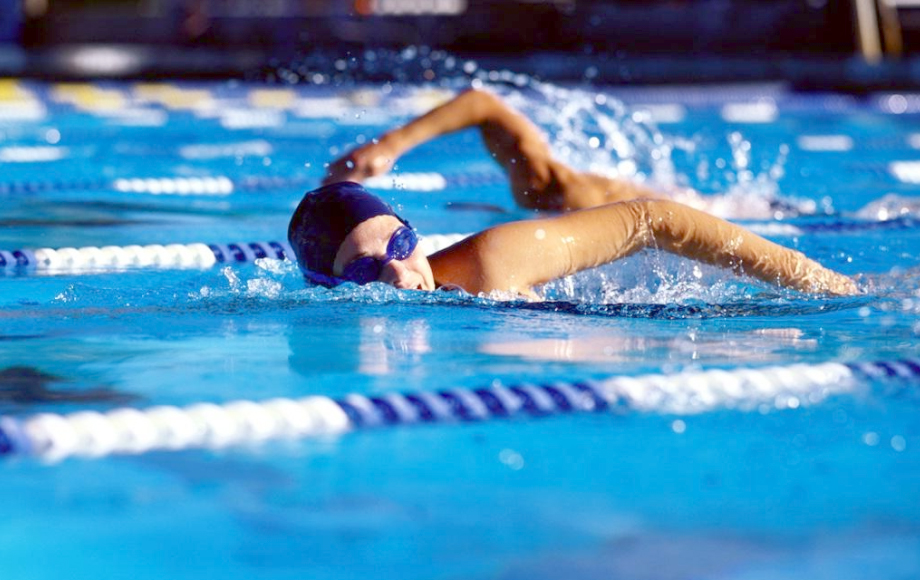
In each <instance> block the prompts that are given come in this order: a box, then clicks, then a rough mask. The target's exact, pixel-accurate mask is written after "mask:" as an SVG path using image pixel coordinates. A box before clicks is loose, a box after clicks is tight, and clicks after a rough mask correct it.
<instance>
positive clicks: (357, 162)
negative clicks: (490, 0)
mask: <svg viewBox="0 0 920 580" xmlns="http://www.w3.org/2000/svg"><path fill="white" fill-rule="evenodd" d="M470 127H478V128H479V129H480V130H481V132H482V136H483V141H484V142H485V145H486V147H487V148H488V149H489V151H490V152H491V153H492V155H493V157H495V159H496V160H497V161H498V162H499V163H500V164H501V165H502V166H503V167H505V169H507V170H508V171H509V173H511V174H512V177H514V171H515V170H516V167H515V166H517V165H518V164H521V165H526V164H530V165H533V164H537V165H541V166H545V164H546V162H548V161H549V159H550V152H549V147H548V146H547V144H546V142H545V139H544V138H543V135H542V133H541V132H540V130H539V129H538V128H537V127H536V126H535V125H534V124H533V123H531V122H530V121H529V120H528V119H527V118H526V117H524V116H523V115H521V114H520V113H518V112H517V111H515V110H514V109H512V108H511V107H509V106H508V105H506V104H505V103H504V101H502V99H501V98H499V97H498V96H496V95H493V94H492V93H490V92H487V91H483V90H477V89H473V90H468V91H465V92H463V93H461V94H460V95H458V96H457V97H455V98H453V99H451V100H450V101H448V102H447V103H444V104H443V105H440V106H438V107H436V108H434V109H432V110H431V111H429V112H428V113H426V114H424V115H422V116H421V117H418V118H416V119H414V120H412V121H410V122H409V123H407V124H405V125H403V126H402V127H398V128H396V129H393V130H392V131H389V132H387V133H385V134H384V135H382V136H381V137H380V139H378V140H376V142H374V143H370V144H368V145H364V146H362V147H359V148H357V149H355V150H353V151H351V152H349V153H348V154H346V155H345V156H344V157H342V158H340V159H338V160H336V161H335V162H334V163H332V164H331V165H330V167H329V170H328V174H327V176H326V179H325V182H326V183H330V182H335V181H345V180H350V181H361V180H363V179H366V178H368V177H371V176H373V175H380V174H382V173H386V172H387V171H389V170H390V168H391V167H392V166H393V164H394V163H395V162H396V160H397V159H398V158H399V157H400V156H401V155H403V154H404V153H406V152H407V151H409V150H410V149H412V148H414V147H417V146H418V145H421V144H422V143H425V142H427V141H430V140H432V139H435V138H437V137H440V136H442V135H446V134H448V133H453V132H455V131H459V130H461V129H466V128H470ZM544 173H546V175H545V176H543V178H544V180H549V179H550V177H549V174H548V172H547V171H544Z"/></svg>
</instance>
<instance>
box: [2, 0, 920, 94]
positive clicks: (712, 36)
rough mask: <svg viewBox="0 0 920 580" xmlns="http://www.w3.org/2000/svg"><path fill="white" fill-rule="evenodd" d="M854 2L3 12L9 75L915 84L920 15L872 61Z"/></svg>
mask: <svg viewBox="0 0 920 580" xmlns="http://www.w3.org/2000/svg"><path fill="white" fill-rule="evenodd" d="M857 1H858V0H617V1H601V0H248V1H247V0H0V73H2V74H6V75H14V76H38V77H55V78H58V77H99V76H127V77H145V78H149V77H159V76H169V77H173V78H175V77H246V76H253V75H259V74H262V73H260V71H265V70H269V69H271V68H272V67H275V66H276V65H278V64H281V63H289V62H294V61H296V60H297V59H303V58H309V57H311V56H316V55H327V56H329V57H331V58H335V57H336V56H356V55H361V54H363V53H364V51H367V50H368V49H382V48H383V49H395V50H400V49H402V48H405V47H407V46H424V47H430V48H433V49H443V50H445V51H448V52H450V53H451V54H454V55H457V56H461V57H467V58H476V59H478V60H479V62H480V63H481V64H484V65H485V66H495V67H502V66H504V65H508V66H509V67H511V68H513V69H514V70H516V71H518V72H527V73H530V74H536V75H538V76H544V77H550V78H554V79H565V80H579V79H581V80H585V77H586V74H587V76H588V77H590V78H588V79H587V80H595V81H599V82H605V83H614V84H616V83H636V82H640V83H641V82H653V83H662V82H707V81H713V82H725V81H739V80H740V81H744V80H769V79H784V80H790V81H792V82H795V83H798V84H799V85H802V86H810V85H811V86H816V87H830V88H839V87H841V86H843V87H844V88H855V89H858V88H861V87H870V88H878V87H880V86H882V87H885V86H891V87H895V86H904V85H909V86H914V85H915V84H917V83H916V82H915V81H916V79H915V78H914V75H915V73H914V71H915V70H918V69H920V67H917V66H915V65H914V63H913V59H914V52H915V49H916V47H918V46H920V42H918V34H917V31H916V30H915V29H914V24H915V23H913V22H912V20H916V19H917V13H918V12H920V10H916V9H913V10H912V9H902V10H898V11H895V16H896V18H897V20H896V23H897V24H898V32H899V37H900V38H899V40H900V42H899V43H898V46H896V47H894V48H895V49H896V50H893V49H892V46H891V43H890V42H888V44H885V43H884V42H883V43H882V50H883V51H884V53H883V54H882V55H881V56H880V57H878V58H876V57H869V58H867V57H866V55H865V54H864V53H863V52H862V51H861V49H862V48H863V47H861V45H860V42H859V40H858V36H857V21H856V17H855V16H854V14H855V8H856V3H857ZM869 4H871V5H873V6H874V5H875V0H869ZM873 9H874V8H873ZM880 20H881V21H884V19H880ZM889 23H890V13H889ZM882 28H883V27H882V26H879V27H877V29H878V30H880V32H879V36H880V38H882V39H883V40H890V39H889V38H888V37H885V35H884V32H885V31H884V30H881V29H882ZM87 46H102V47H106V48H111V49H113V50H114V51H116V52H117V53H118V54H121V55H128V56H130V58H125V59H123V60H124V61H125V62H121V63H119V62H114V64H112V63H111V62H109V64H110V65H111V66H97V67H94V66H93V65H92V60H93V58H94V56H93V54H90V55H89V56H87V57H86V58H82V59H75V58H73V55H74V54H75V51H78V50H79V49H81V48H85V47H87ZM81 54H83V53H81ZM109 54H112V53H109ZM95 58H97V59H98V58H103V59H104V58H107V57H98V56H96V57H95ZM326 60H327V61H328V60H329V58H327V59H326ZM114 61H118V59H114ZM98 62H103V64H104V63H105V62H108V61H101V60H100V61H98ZM586 71H588V72H587V73H586ZM916 74H920V73H916Z"/></svg>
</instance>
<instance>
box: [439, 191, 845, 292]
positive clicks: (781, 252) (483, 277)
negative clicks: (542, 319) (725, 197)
mask: <svg viewBox="0 0 920 580" xmlns="http://www.w3.org/2000/svg"><path fill="white" fill-rule="evenodd" d="M464 243H465V244H466V246H467V249H466V251H465V252H463V254H464V256H463V257H464V260H462V261H455V262H454V266H455V268H456V271H457V272H458V273H459V277H461V278H462V280H457V281H456V283H458V284H460V285H461V286H463V287H464V288H467V289H468V290H469V291H470V292H474V293H475V292H489V291H491V290H505V291H517V292H522V289H529V288H532V287H533V286H535V285H539V284H542V283H545V282H549V281H550V280H554V279H557V278H561V277H564V276H567V275H570V274H574V273H575V272H579V271H581V270H585V269H588V268H593V267H596V266H599V265H601V264H605V263H609V262H613V261H616V260H619V259H621V258H624V257H626V256H629V255H631V254H633V253H635V252H637V251H639V250H641V249H643V248H658V249H661V250H665V251H667V252H671V253H673V254H677V255H679V256H683V257H687V258H691V259H694V260H698V261H700V262H704V263H707V264H713V265H716V266H721V267H723V268H729V269H731V270H733V271H734V272H736V273H739V274H746V275H749V276H753V277H755V278H758V279H760V280H764V281H766V282H769V283H771V284H780V285H782V286H786V287H789V288H793V289H796V290H800V291H803V292H828V293H832V294H853V293H855V292H856V285H855V283H854V282H853V281H852V280H851V279H850V278H847V277H846V276H843V275H841V274H838V273H837V272H834V271H832V270H829V269H827V268H824V267H822V266H821V265H820V264H818V263H817V262H815V261H813V260H810V259H808V258H806V257H805V256H804V255H803V254H802V253H800V252H797V251H794V250H791V249H789V248H785V247H783V246H780V245H778V244H774V243H773V242H770V241H768V240H766V239H764V238H762V237H760V236H758V235H756V234H754V233H752V232H750V231H747V230H745V229H744V228H742V227H740V226H737V225H734V224H731V223H729V222H726V221H724V220H721V219H719V218H716V217H714V216H711V215H709V214H706V213H703V212H701V211H697V210H694V209H692V208H689V207H687V206H684V205H681V204H678V203H675V202H671V201H657V200H656V201H653V200H640V201H627V202H623V203H617V204H609V205H604V206H600V207H596V208H592V209H587V210H583V211H578V212H572V213H569V214H564V215H561V216H558V217H555V218H548V219H541V220H532V221H525V222H514V223H510V224H504V225H501V226H497V227H495V228H492V229H490V230H487V231H485V232H483V233H481V234H478V235H476V236H473V237H472V238H469V239H468V240H465V241H464V242H463V243H461V244H464ZM461 244H458V246H459V245H461Z"/></svg>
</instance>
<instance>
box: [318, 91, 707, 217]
mask: <svg viewBox="0 0 920 580" xmlns="http://www.w3.org/2000/svg"><path fill="white" fill-rule="evenodd" d="M469 127H478V128H479V131H480V133H481V134H482V139H483V142H484V143H485V145H486V148H488V150H489V151H490V152H491V153H492V156H493V157H494V158H495V160H496V161H497V162H498V163H499V164H500V165H501V166H502V167H503V168H504V170H505V172H506V173H507V174H508V178H509V181H510V185H511V192H512V194H513V195H514V199H515V201H516V202H517V203H518V205H520V206H521V207H525V208H529V209H537V210H553V211H560V210H562V211H568V210H577V209H586V208H590V207H595V206H598V205H603V204H607V203H614V202H618V201H629V200H633V199H659V198H664V197H665V196H663V195H662V194H660V193H658V192H655V191H653V190H652V189H649V188H646V187H643V186H641V185H639V184H636V183H633V182H631V181H628V180H625V179H615V178H610V177H605V176H602V175H598V174H594V173H587V172H581V171H576V170H575V169H573V168H571V167H569V166H568V165H566V164H565V163H563V162H561V161H559V160H557V159H554V158H553V156H552V153H551V152H550V149H549V145H548V144H547V142H546V139H545V138H544V136H543V134H542V133H541V131H540V130H539V129H538V128H537V127H536V125H534V124H533V123H532V122H530V120H528V119H527V118H526V117H525V116H524V115H522V114H521V113H519V112H518V111H516V110H514V109H512V108H511V107H509V106H508V105H507V104H506V103H505V102H504V101H503V100H502V99H501V98H500V97H498V96H497V95H494V94H492V93H490V92H488V91H483V90H477V89H472V90H468V91H465V92H463V93H461V94H460V95H459V96H457V97H456V98H454V99H452V100H451V101H449V102H447V103H445V104H443V105H441V106H439V107H436V108H435V109H432V110H431V111H429V112H428V113H426V114H424V115H422V116H421V117H419V118H417V119H415V120H413V121H411V122H409V123H407V124H406V125H404V126H402V127H399V128H397V129H394V130H392V131H389V132H387V133H385V134H384V135H382V136H381V137H380V139H377V140H375V141H374V142H372V143H368V144H367V145H363V146H361V147H358V148H356V149H354V150H352V151H350V152H349V153H347V154H346V155H344V156H343V157H341V158H339V159H338V160H336V161H334V162H333V163H332V164H331V165H330V166H329V169H328V170H327V174H326V178H325V179H324V181H323V183H324V184H329V183H336V182H339V181H355V182H363V181H364V180H365V179H367V178H369V177H373V176H376V175H382V174H384V173H387V172H388V171H390V169H391V168H392V167H393V165H394V164H395V163H396V161H397V159H399V157H400V156H401V155H403V154H404V153H406V152H407V151H409V150H410V149H412V148H413V147H416V146H418V145H420V144H422V143H425V142H426V141H430V140H432V139H435V138H437V137H439V136H441V135H445V134H447V133H452V132H454V131H459V130H461V129H466V128H469ZM680 193H681V201H683V202H684V203H690V204H692V205H693V206H694V207H698V208H703V207H705V201H704V200H703V199H702V198H701V197H700V196H699V195H697V194H695V192H690V191H686V192H680ZM669 197H671V196H669Z"/></svg>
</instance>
